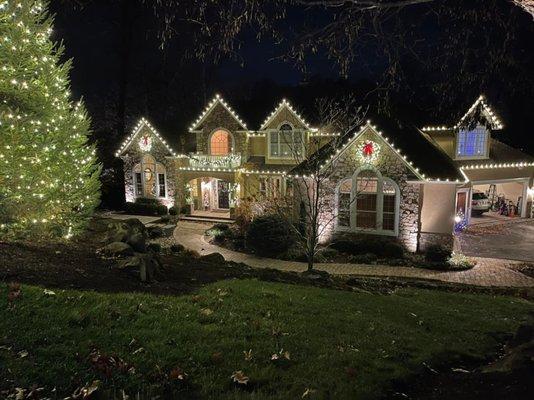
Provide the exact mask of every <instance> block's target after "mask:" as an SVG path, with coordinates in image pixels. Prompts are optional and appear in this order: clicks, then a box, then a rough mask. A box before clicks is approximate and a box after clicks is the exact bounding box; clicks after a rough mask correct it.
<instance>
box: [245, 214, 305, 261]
mask: <svg viewBox="0 0 534 400" xmlns="http://www.w3.org/2000/svg"><path fill="white" fill-rule="evenodd" d="M294 244H295V237H294V235H293V234H292V232H291V227H290V226H289V223H288V221H286V220H285V219H284V218H282V217H280V216H279V215H276V214H270V215H269V214H267V215H260V216H258V217H256V218H254V219H253V220H252V222H251V223H250V225H249V227H248V230H247V235H246V246H247V247H248V248H249V249H250V250H252V251H254V252H255V253H256V254H259V255H261V256H269V257H273V256H276V255H278V254H281V253H284V252H286V251H287V249H289V248H290V247H291V246H293V245H294Z"/></svg>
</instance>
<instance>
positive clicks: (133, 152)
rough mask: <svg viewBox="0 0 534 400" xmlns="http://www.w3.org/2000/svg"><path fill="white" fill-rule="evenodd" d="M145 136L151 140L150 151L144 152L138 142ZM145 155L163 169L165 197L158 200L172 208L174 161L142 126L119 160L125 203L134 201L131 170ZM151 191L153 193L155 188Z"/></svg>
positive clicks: (174, 195)
mask: <svg viewBox="0 0 534 400" xmlns="http://www.w3.org/2000/svg"><path fill="white" fill-rule="evenodd" d="M145 134H148V135H150V136H151V138H152V146H151V149H150V151H146V152H145V151H142V150H141V149H140V147H139V145H138V141H139V140H140V138H141V137H142V136H143V135H145ZM147 154H148V155H150V156H152V157H154V159H155V161H156V162H157V163H160V164H162V165H163V166H164V167H165V177H166V196H165V197H164V198H159V200H160V201H161V203H162V204H164V205H166V206H167V207H172V206H173V205H174V203H175V197H176V167H175V159H174V158H173V157H172V154H171V152H170V151H169V150H168V149H167V147H166V146H165V145H164V144H163V143H162V142H161V141H160V140H159V139H158V138H157V137H156V136H155V135H154V134H153V133H152V132H151V131H150V129H149V128H148V127H146V126H143V127H142V128H141V129H140V130H139V132H138V133H137V134H136V135H135V137H134V138H133V140H132V143H131V145H130V146H129V147H128V148H127V149H126V151H125V152H124V153H123V154H122V155H121V158H122V160H123V162H124V166H123V168H124V192H125V196H126V201H128V202H133V201H134V200H135V197H136V196H135V187H134V176H133V169H134V167H135V165H136V164H139V163H140V162H141V160H142V159H143V156H145V155H147ZM154 184H155V181H154ZM153 190H154V192H155V188H154V189H153Z"/></svg>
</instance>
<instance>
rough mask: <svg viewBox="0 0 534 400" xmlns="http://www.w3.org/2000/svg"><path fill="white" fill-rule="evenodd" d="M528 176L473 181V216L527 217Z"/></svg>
mask: <svg viewBox="0 0 534 400" xmlns="http://www.w3.org/2000/svg"><path fill="white" fill-rule="evenodd" d="M527 190H528V178H525V179H504V180H495V181H478V182H476V181H475V182H473V190H472V192H471V217H472V220H473V222H475V221H476V220H477V219H480V218H482V219H484V218H485V219H488V218H499V219H500V218H518V217H523V218H524V217H527Z"/></svg>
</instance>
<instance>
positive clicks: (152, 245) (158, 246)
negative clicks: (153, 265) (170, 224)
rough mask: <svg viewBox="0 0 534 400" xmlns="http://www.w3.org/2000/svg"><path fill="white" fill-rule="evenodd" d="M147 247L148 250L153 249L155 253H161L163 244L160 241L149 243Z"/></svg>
mask: <svg viewBox="0 0 534 400" xmlns="http://www.w3.org/2000/svg"><path fill="white" fill-rule="evenodd" d="M146 249H147V250H148V251H152V252H154V253H160V252H161V244H159V243H149V244H148V245H147V246H146Z"/></svg>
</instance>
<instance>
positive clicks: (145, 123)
mask: <svg viewBox="0 0 534 400" xmlns="http://www.w3.org/2000/svg"><path fill="white" fill-rule="evenodd" d="M144 127H147V128H148V129H149V130H150V132H151V133H152V134H153V135H154V136H156V137H157V138H158V139H159V140H160V141H161V142H162V143H163V145H164V146H165V148H166V149H167V150H169V153H171V154H172V155H173V156H175V157H176V156H178V154H177V153H176V152H175V151H174V150H173V149H172V147H171V146H170V145H169V144H168V143H167V141H166V140H165V139H164V138H163V137H162V136H161V135H160V134H159V132H158V131H157V130H156V129H155V128H154V127H153V126H152V125H151V124H150V122H148V120H147V119H146V118H144V117H142V118H141V119H139V121H138V122H137V125H135V127H134V129H133V130H132V134H131V135H130V136H128V137H127V138H126V139H125V140H124V141H123V142H122V144H121V145H120V147H119V148H118V149H117V151H116V152H115V157H119V156H120V155H121V154H123V153H124V152H125V151H126V150H127V149H128V148H129V147H130V146H131V144H132V143H133V142H134V140H135V138H136V137H137V135H138V134H139V132H141V131H142V130H143V128H144Z"/></svg>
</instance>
